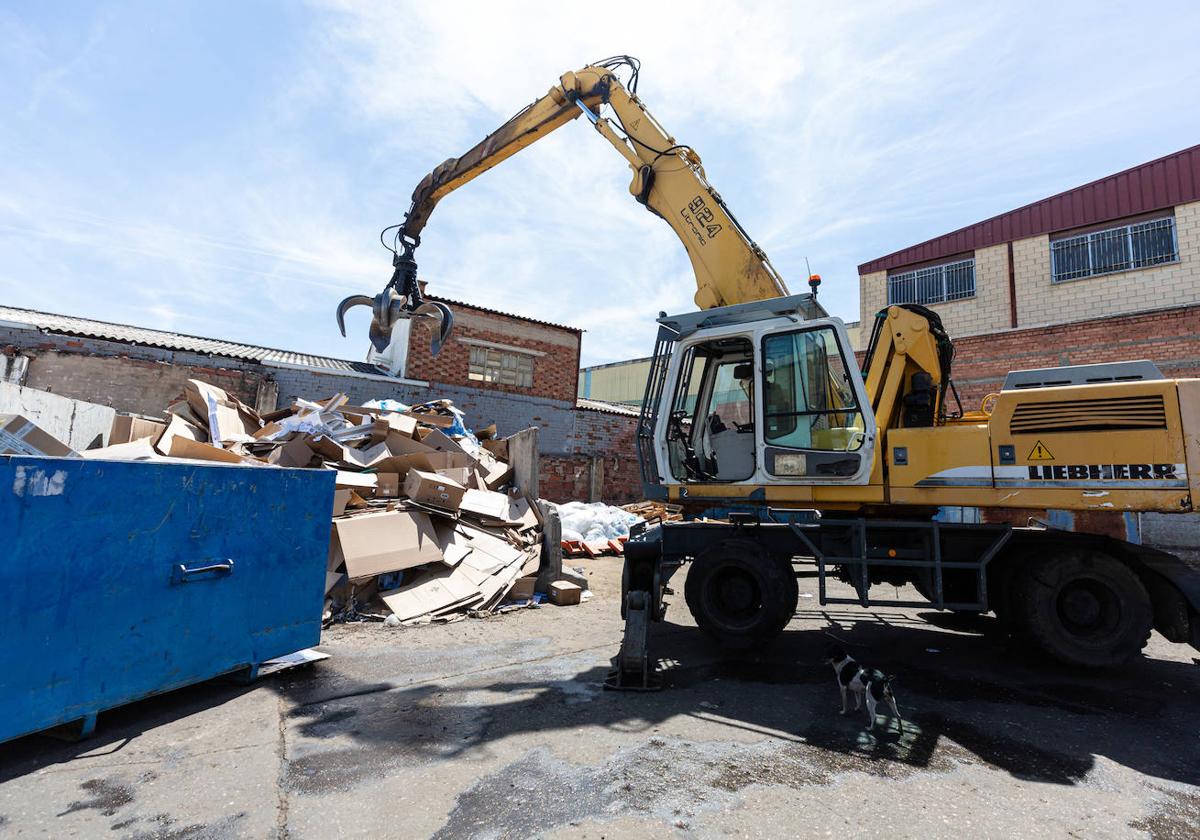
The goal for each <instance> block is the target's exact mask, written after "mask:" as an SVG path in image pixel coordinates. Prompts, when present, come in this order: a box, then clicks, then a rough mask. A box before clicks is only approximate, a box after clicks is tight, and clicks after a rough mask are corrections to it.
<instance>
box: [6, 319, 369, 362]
mask: <svg viewBox="0 0 1200 840" xmlns="http://www.w3.org/2000/svg"><path fill="white" fill-rule="evenodd" d="M5 321H7V322H10V323H15V324H24V325H26V326H30V327H34V328H36V329H39V330H44V331H46V332H51V333H57V334H60V335H73V336H81V337H84V338H100V339H104V340H107V341H118V342H124V343H126V344H138V345H142V346H144V347H158V348H161V349H163V350H183V351H186V352H189V353H205V354H208V355H212V356H225V357H226V358H230V359H243V360H246V361H251V362H261V363H266V364H272V363H273V364H283V365H298V366H300V367H311V368H320V369H321V370H330V371H338V372H341V373H355V374H369V375H372V376H381V375H382V374H381V371H380V370H379V368H377V367H375V366H374V365H372V364H369V363H367V362H352V361H349V360H347V359H333V358H330V357H328V356H314V355H312V354H311V353H297V352H295V351H292V350H277V349H275V348H273V347H258V346H255V345H253V344H239V343H238V342H236V341H221V340H220V339H216V338H202V337H200V336H196V335H185V334H183V333H174V332H166V331H165V330H152V329H146V328H144V327H134V326H130V325H128V324H113V323H109V322H108V321H93V320H91V319H89V318H74V317H72V316H70V315H55V314H53V313H50V312H38V311H36V310H33V309H17V308H15V307H11V306H0V322H5Z"/></svg>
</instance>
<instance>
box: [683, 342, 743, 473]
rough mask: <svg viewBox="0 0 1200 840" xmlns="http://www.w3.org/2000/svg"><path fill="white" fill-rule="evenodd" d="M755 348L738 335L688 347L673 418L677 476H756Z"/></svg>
mask: <svg viewBox="0 0 1200 840" xmlns="http://www.w3.org/2000/svg"><path fill="white" fill-rule="evenodd" d="M753 348H754V346H753V344H751V343H750V342H749V341H748V340H746V339H745V338H740V337H733V338H723V339H715V340H713V341H709V342H705V343H703V344H698V345H695V346H693V347H691V348H689V349H688V350H687V351H686V355H685V356H684V357H683V360H682V363H681V365H680V376H679V381H678V382H677V383H676V386H675V395H674V398H673V400H672V406H673V409H672V412H671V416H670V417H669V418H668V420H667V422H668V426H667V446H668V453H669V457H670V462H671V471H672V473H673V474H674V475H675V477H676V478H677V479H679V480H681V481H697V482H702V481H745V480H747V479H749V478H751V477H752V476H753V475H754V468H755V452H754V449H755V445H754V410H755V409H754V405H755V403H754V386H755V376H754V354H753Z"/></svg>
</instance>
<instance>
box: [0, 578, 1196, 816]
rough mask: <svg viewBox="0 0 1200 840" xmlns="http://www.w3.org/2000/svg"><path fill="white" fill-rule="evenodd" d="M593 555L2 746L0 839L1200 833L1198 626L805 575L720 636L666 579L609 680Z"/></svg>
mask: <svg viewBox="0 0 1200 840" xmlns="http://www.w3.org/2000/svg"><path fill="white" fill-rule="evenodd" d="M587 571H588V573H589V579H590V580H591V581H592V587H593V590H594V591H595V593H596V596H595V597H594V598H593V599H592V600H590V601H588V602H585V603H584V604H582V605H580V606H577V607H566V608H556V607H552V606H546V607H542V608H540V609H536V610H524V611H518V612H514V613H510V614H508V615H504V616H498V617H494V618H490V619H485V620H467V621H462V622H458V623H455V624H451V625H448V626H435V627H422V628H411V629H391V628H386V627H383V626H382V625H379V624H360V625H348V626H341V627H335V628H331V629H330V630H328V631H327V632H326V634H325V637H324V640H323V644H322V646H321V649H322V650H325V651H327V652H329V653H331V654H332V655H333V658H331V659H329V660H326V661H324V662H321V663H318V664H317V665H315V666H310V667H308V668H305V669H299V670H294V671H290V672H285V673H283V674H279V675H275V676H272V677H267V678H265V679H263V680H262V681H261V682H259V683H258V684H256V685H254V686H249V687H246V686H238V685H233V684H229V683H227V682H223V681H221V680H214V681H211V682H208V683H204V684H201V685H198V686H193V687H191V688H187V689H184V690H181V691H176V692H172V693H170V694H167V695H163V696H160V697H155V698H151V699H149V700H145V701H142V702H140V703H136V704H133V705H130V706H127V707H124V708H121V709H116V710H113V711H110V712H107V713H104V714H102V715H101V716H100V722H99V727H98V728H97V731H96V734H95V736H93V737H92V738H91V739H90V740H88V741H85V742H82V743H77V744H70V743H60V742H57V741H54V740H52V739H50V738H47V737H44V736H30V737H27V738H22V739H20V740H17V741H14V742H10V743H8V744H4V745H0V838H9V837H37V836H48V835H53V836H56V837H69V836H83V837H121V838H125V837H128V838H224V837H262V838H297V839H299V838H325V837H366V836H403V837H438V838H468V837H479V838H510V837H511V838H517V837H530V836H546V837H594V838H618V837H625V836H639V837H644V836H647V835H649V836H669V835H676V836H696V837H725V836H731V835H735V836H749V837H783V836H789V837H795V836H824V835H827V834H828V835H837V836H864V837H865V836H872V837H874V836H882V835H887V836H890V837H916V836H922V837H958V836H961V835H963V834H964V833H969V834H971V835H973V836H978V837H1010V836H1022V837H1069V836H1086V837H1154V838H1174V837H1194V836H1197V835H1200V742H1198V736H1197V734H1196V726H1195V719H1194V716H1193V710H1194V708H1195V706H1196V700H1197V699H1198V695H1200V668H1198V667H1197V665H1196V664H1195V662H1194V660H1193V655H1194V654H1195V651H1193V650H1191V649H1190V648H1185V647H1182V646H1177V645H1171V644H1169V643H1167V642H1165V641H1164V640H1163V639H1161V638H1160V637H1158V636H1155V637H1154V638H1153V639H1152V640H1151V644H1150V646H1149V648H1148V649H1147V657H1146V658H1145V659H1144V660H1141V661H1139V662H1137V663H1135V664H1134V665H1133V666H1131V667H1129V668H1127V669H1125V670H1123V671H1121V672H1118V673H1110V674H1093V673H1080V672H1074V671H1070V670H1067V669H1064V668H1061V667H1058V666H1055V665H1053V664H1051V663H1048V662H1045V661H1042V660H1039V659H1037V658H1035V657H1032V656H1031V655H1029V654H1028V653H1027V652H1026V651H1024V650H1023V649H1022V648H1020V647H1019V646H1018V645H1016V644H1015V643H1013V642H1011V641H1009V640H1006V639H1004V638H1001V637H998V636H996V635H994V634H992V632H991V626H990V620H989V619H988V618H963V617H955V616H947V615H937V614H933V613H931V612H922V611H915V610H889V609H882V610H878V611H876V612H873V613H872V612H866V611H862V610H858V609H856V608H830V609H825V610H822V609H820V608H818V607H816V606H815V605H814V600H813V599H812V598H802V599H801V602H800V611H799V613H798V614H797V617H796V619H795V620H794V621H793V622H792V624H791V625H790V626H789V628H788V630H787V631H786V632H785V634H784V636H783V637H782V638H781V639H780V640H779V642H778V643H777V644H774V645H772V646H771V647H770V648H767V649H764V650H762V651H757V652H754V653H753V654H751V655H742V656H739V657H734V658H727V657H723V656H722V655H721V654H720V652H719V651H717V650H715V649H714V648H713V647H712V646H711V645H709V644H708V643H707V641H706V640H705V639H704V637H703V636H702V635H701V634H700V633H699V632H698V631H697V630H696V628H695V627H694V626H693V624H692V622H691V619H690V617H689V616H687V614H686V610H685V608H684V607H683V605H682V598H678V597H677V598H675V599H673V600H674V601H675V602H676V603H675V606H674V607H673V608H672V609H671V610H670V611H669V612H668V621H667V623H665V624H663V625H660V626H657V627H656V628H655V631H656V632H655V635H654V640H653V643H654V649H655V651H656V654H657V655H658V656H659V657H661V658H662V659H663V661H664V664H665V672H664V681H665V684H666V685H665V688H664V690H662V691H660V692H654V693H645V694H631V693H612V692H606V691H604V690H603V689H602V685H601V684H602V681H603V678H604V675H605V672H606V670H607V667H608V660H609V658H610V657H611V656H612V655H613V654H614V653H615V651H616V648H617V644H618V642H619V639H620V633H621V625H620V620H619V616H618V608H617V596H618V594H619V587H620V561H619V560H617V559H612V558H598V559H595V560H591V561H588V566H587ZM801 583H802V587H801V588H802V590H803V589H804V586H803V584H804V581H802V582H801ZM674 584H675V588H676V590H677V591H682V579H679V580H676V581H674ZM825 632H831V633H833V634H835V635H836V636H837V637H838V638H839V639H841V640H843V641H844V642H845V643H847V644H848V645H849V647H850V649H851V652H852V653H853V654H854V655H855V656H856V657H857V658H859V659H860V660H862V661H864V662H866V663H868V664H871V665H876V666H879V667H883V668H886V669H887V670H888V671H889V672H895V673H897V674H898V675H899V676H898V679H897V681H896V684H895V687H896V692H897V696H898V698H899V703H900V710H901V712H902V714H903V715H904V718H905V732H904V734H903V735H900V734H899V733H898V732H897V730H896V728H895V726H894V725H893V724H892V723H890V722H887V723H886V724H885V721H886V720H887V719H886V718H884V717H883V716H881V717H880V723H879V724H878V725H877V727H876V731H875V732H874V733H869V732H867V731H866V729H865V726H864V723H865V721H864V720H863V718H862V717H861V716H859V715H849V716H846V717H841V716H839V715H838V714H837V709H838V707H839V705H840V704H839V700H838V693H837V689H836V687H835V685H834V682H833V678H832V674H831V672H830V670H829V668H828V667H827V666H825V665H823V664H821V661H820V660H821V658H822V656H823V652H824V648H825V646H826V644H827V643H828V638H827V636H826V635H824V633H825Z"/></svg>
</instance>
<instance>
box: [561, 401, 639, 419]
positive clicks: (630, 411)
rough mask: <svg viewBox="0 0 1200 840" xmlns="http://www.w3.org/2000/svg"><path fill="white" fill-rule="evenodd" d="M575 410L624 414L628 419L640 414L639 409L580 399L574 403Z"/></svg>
mask: <svg viewBox="0 0 1200 840" xmlns="http://www.w3.org/2000/svg"><path fill="white" fill-rule="evenodd" d="M575 407H576V408H582V409H586V410H587V411H604V412H607V413H609V414H624V415H627V416H629V417H637V416H639V415H640V414H641V413H642V412H641V410H640V409H637V408H634V407H633V406H629V405H617V404H616V403H608V402H601V401H600V400H589V399H585V398H583V397H580V398H579V399H577V400H576V401H575Z"/></svg>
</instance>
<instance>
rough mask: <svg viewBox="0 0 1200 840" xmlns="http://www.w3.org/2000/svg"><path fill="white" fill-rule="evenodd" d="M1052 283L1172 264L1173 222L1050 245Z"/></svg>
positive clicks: (1100, 232) (1124, 227)
mask: <svg viewBox="0 0 1200 840" xmlns="http://www.w3.org/2000/svg"><path fill="white" fill-rule="evenodd" d="M1050 259H1051V262H1052V264H1053V278H1054V282H1055V283H1061V282H1062V281H1064V280H1078V279H1079V278H1080V277H1094V276H1096V275H1097V274H1112V273H1113V272H1115V271H1129V270H1131V269H1135V268H1149V267H1150V266H1152V265H1162V264H1163V263H1169V262H1175V261H1176V260H1178V259H1179V248H1178V246H1177V245H1176V243H1175V219H1174V218H1173V217H1171V216H1168V217H1167V218H1165V219H1153V220H1151V221H1149V222H1137V223H1136V224H1132V225H1121V226H1120V227H1113V228H1106V229H1105V230H1095V231H1092V232H1090V233H1081V234H1079V235H1078V236H1069V237H1066V238H1064V239H1056V240H1054V241H1053V242H1051V243H1050Z"/></svg>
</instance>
